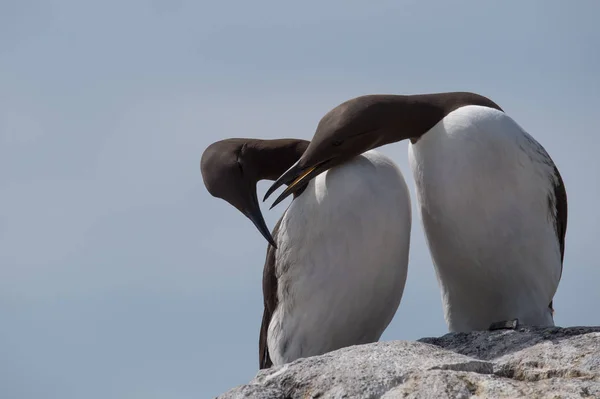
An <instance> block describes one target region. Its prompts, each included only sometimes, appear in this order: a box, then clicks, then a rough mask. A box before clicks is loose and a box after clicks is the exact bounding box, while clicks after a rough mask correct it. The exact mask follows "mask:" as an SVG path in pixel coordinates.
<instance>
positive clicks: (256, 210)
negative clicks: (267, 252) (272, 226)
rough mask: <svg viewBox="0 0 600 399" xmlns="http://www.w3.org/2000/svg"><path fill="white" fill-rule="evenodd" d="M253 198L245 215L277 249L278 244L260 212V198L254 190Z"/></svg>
mask: <svg viewBox="0 0 600 399" xmlns="http://www.w3.org/2000/svg"><path fill="white" fill-rule="evenodd" d="M253 193H254V195H253V198H252V201H251V202H250V204H251V205H250V207H249V208H248V209H246V210H245V211H244V212H243V213H244V215H246V217H247V218H248V219H250V220H251V221H252V223H254V226H256V228H257V229H258V231H260V234H262V236H263V237H264V238H265V240H267V241H268V242H269V244H271V245H272V246H273V248H277V244H275V240H274V239H273V236H272V235H271V232H270V231H269V228H268V227H267V223H265V219H264V217H263V215H262V212H261V211H260V206H259V205H258V198H257V196H256V190H253Z"/></svg>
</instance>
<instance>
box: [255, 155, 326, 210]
mask: <svg viewBox="0 0 600 399" xmlns="http://www.w3.org/2000/svg"><path fill="white" fill-rule="evenodd" d="M328 163H329V160H327V161H323V162H320V163H318V164H316V165H314V166H308V167H301V166H299V164H300V162H299V161H298V162H296V163H295V164H294V165H292V167H291V168H289V169H288V170H287V171H286V172H285V173H284V174H282V175H281V176H279V179H277V180H276V181H275V183H273V185H272V186H271V187H270V188H269V189H268V190H267V193H266V194H265V197H264V198H263V201H265V200H266V199H267V198H269V196H270V195H271V194H273V192H274V191H275V190H277V189H278V188H279V187H281V186H282V185H284V184H285V185H287V188H286V189H285V190H283V192H282V193H281V195H280V196H279V197H277V199H276V200H275V202H273V205H271V208H269V209H273V208H274V207H275V206H276V205H277V204H279V203H280V202H281V201H283V200H284V199H286V198H287V197H289V196H290V195H292V194H294V193H295V192H297V191H299V190H300V189H301V188H302V187H304V186H305V185H306V184H308V182H310V181H311V180H312V179H313V178H314V177H316V176H318V175H319V174H320V173H322V172H324V171H326V170H327V169H328V167H327V164H328Z"/></svg>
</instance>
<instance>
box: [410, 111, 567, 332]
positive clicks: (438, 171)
mask: <svg viewBox="0 0 600 399" xmlns="http://www.w3.org/2000/svg"><path fill="white" fill-rule="evenodd" d="M409 161H410V164H411V168H412V170H413V175H414V178H415V182H416V191H417V201H418V204H419V207H420V211H421V219H422V222H423V227H424V229H425V233H426V236H427V241H428V244H429V249H430V252H431V256H432V259H433V262H434V265H435V269H436V273H437V276H438V281H439V284H440V287H441V291H442V301H443V305H444V309H445V317H446V322H447V323H448V326H449V329H450V331H470V330H483V329H487V328H488V327H489V326H490V324H491V323H493V322H497V321H503V320H509V319H514V318H518V319H519V321H520V322H521V323H523V324H529V325H545V326H549V325H554V322H553V320H552V315H551V312H550V310H549V308H548V305H549V303H550V301H551V300H552V298H553V296H554V293H555V292H556V289H557V286H558V282H559V279H560V271H561V260H560V247H559V242H558V239H557V236H556V232H555V229H554V224H553V220H552V214H551V213H552V212H553V211H552V210H550V209H549V205H548V201H549V197H550V196H554V191H553V190H554V188H553V183H554V181H555V180H554V179H555V176H554V170H553V166H552V164H551V163H549V162H548V161H549V158H548V156H547V154H546V153H545V151H544V150H543V148H542V147H541V146H540V145H539V144H538V143H537V142H536V141H535V140H534V139H533V138H531V136H529V135H528V134H527V133H526V132H525V131H524V130H523V129H522V128H521V127H520V126H519V125H518V124H517V123H516V122H515V121H513V120H512V119H511V118H510V117H509V116H507V115H506V114H504V113H503V112H500V111H497V110H494V109H491V108H486V107H480V106H467V107H462V108H459V109H457V110H456V111H454V112H452V113H450V114H449V115H447V116H446V117H445V118H444V119H443V120H442V121H440V122H439V123H438V124H437V125H436V126H435V127H434V128H432V129H431V130H430V131H429V132H427V133H426V134H425V135H424V136H423V137H422V138H421V139H420V140H419V141H418V142H417V143H416V144H414V145H411V146H409Z"/></svg>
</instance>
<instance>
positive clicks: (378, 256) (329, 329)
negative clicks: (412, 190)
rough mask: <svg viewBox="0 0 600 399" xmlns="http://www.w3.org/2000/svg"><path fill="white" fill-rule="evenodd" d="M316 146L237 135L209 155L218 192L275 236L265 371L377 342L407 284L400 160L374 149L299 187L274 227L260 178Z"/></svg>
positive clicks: (263, 340)
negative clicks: (265, 212)
mask: <svg viewBox="0 0 600 399" xmlns="http://www.w3.org/2000/svg"><path fill="white" fill-rule="evenodd" d="M307 147H308V142H307V141H304V140H296V139H276V140H259V139H237V138H236V139H225V140H221V141H218V142H216V143H213V144H211V145H210V146H209V147H207V149H206V150H205V151H204V153H203V154H202V159H201V171H202V176H203V180H204V184H205V186H206V188H207V190H208V191H209V193H210V194H211V195H213V196H214V197H216V198H221V199H223V200H225V201H227V202H229V203H230V204H231V205H233V206H234V207H235V208H237V209H238V210H239V211H240V212H242V213H243V214H244V215H246V216H247V217H248V218H249V219H250V220H252V222H253V223H254V224H255V226H256V227H257V228H258V230H259V231H260V232H261V234H262V235H263V236H264V237H265V239H266V240H267V241H268V242H269V243H270V244H269V245H268V247H267V254H266V260H265V265H264V269H263V302H264V311H263V318H262V324H261V328H260V336H259V368H260V369H264V368H269V367H271V366H273V365H274V366H279V365H283V364H286V363H289V362H292V361H294V360H296V359H299V358H306V357H310V356H316V355H321V354H324V353H327V352H330V351H333V350H337V349H340V348H343V347H347V346H352V345H359V344H366V343H371V342H376V341H378V340H379V338H380V337H381V335H382V334H383V332H384V330H385V329H386V328H387V326H388V325H389V323H390V322H391V320H392V319H393V317H394V316H395V313H396V311H397V309H398V307H399V305H400V302H401V298H402V294H403V291H404V286H405V283H406V277H407V271H408V260H409V248H410V230H411V222H412V215H411V203H410V195H409V190H408V186H407V184H406V181H405V179H404V176H403V175H402V173H401V171H400V169H399V168H398V166H397V165H396V164H395V163H394V162H393V161H392V160H391V159H389V158H388V157H386V156H385V155H383V154H380V153H379V152H377V151H375V150H373V151H366V152H365V153H364V154H357V156H356V157H353V158H352V159H351V160H348V162H345V163H343V164H340V165H338V166H337V167H335V168H332V169H330V170H329V171H327V172H326V173H323V174H322V175H320V176H319V177H318V178H316V179H314V180H311V181H310V182H309V183H307V184H306V185H304V187H302V188H299V187H297V190H296V192H295V193H294V197H295V198H294V199H293V200H292V202H291V203H290V205H289V207H288V208H287V209H286V210H285V212H284V213H283V215H282V216H281V218H280V219H279V221H278V222H277V223H276V225H275V227H274V229H273V232H272V234H270V233H269V231H268V229H267V228H266V224H265V222H264V219H263V216H262V214H261V211H260V207H259V205H258V201H257V194H256V183H257V182H258V181H260V180H262V179H269V180H275V179H276V178H277V177H278V176H279V175H280V174H281V173H283V172H284V171H285V170H287V169H288V168H289V167H290V166H291V165H292V164H294V162H296V161H297V160H298V159H299V158H300V156H301V155H302V153H303V152H304V150H305V149H306V148H307ZM230 245H231V246H232V247H234V246H235V243H234V242H231V243H230Z"/></svg>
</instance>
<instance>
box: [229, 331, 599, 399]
mask: <svg viewBox="0 0 600 399" xmlns="http://www.w3.org/2000/svg"><path fill="white" fill-rule="evenodd" d="M219 398H221V399H234V398H235V399H238V398H239V399H241V398H261V399H262V398H264V399H296V398H298V399H300V398H301V399H307V398H369V399H374V398H382V399H395V398H436V399H437V398H440V399H443V398H449V399H450V398H452V399H454V398H600V327H571V328H559V327H555V328H545V329H544V328H520V329H517V330H499V331H479V332H472V333H450V334H446V335H444V336H442V337H439V338H423V339H420V340H418V341H416V342H411V341H390V342H378V343H373V344H368V345H358V346H351V347H348V348H344V349H340V350H337V351H334V352H330V353H327V354H324V355H322V356H315V357H310V358H306V359H298V360H296V361H295V362H292V363H289V364H286V365H283V366H280V367H273V368H270V369H268V370H261V371H260V372H259V373H258V374H257V376H256V378H254V380H252V381H251V382H250V383H249V384H247V385H242V386H239V387H236V388H234V389H232V390H230V391H228V392H226V393H224V394H223V395H221V396H219Z"/></svg>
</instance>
